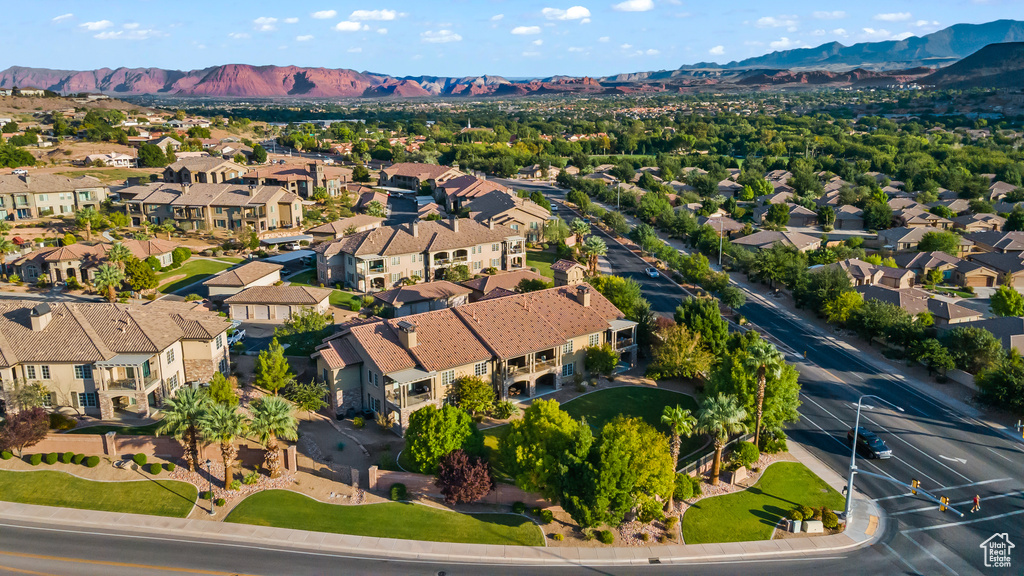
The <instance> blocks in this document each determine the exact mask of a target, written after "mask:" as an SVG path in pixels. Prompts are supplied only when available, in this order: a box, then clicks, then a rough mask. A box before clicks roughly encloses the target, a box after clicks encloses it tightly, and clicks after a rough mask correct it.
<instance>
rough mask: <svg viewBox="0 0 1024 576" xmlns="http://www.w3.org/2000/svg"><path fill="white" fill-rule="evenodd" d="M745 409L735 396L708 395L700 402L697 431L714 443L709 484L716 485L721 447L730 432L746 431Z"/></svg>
mask: <svg viewBox="0 0 1024 576" xmlns="http://www.w3.org/2000/svg"><path fill="white" fill-rule="evenodd" d="M746 417H747V411H746V410H744V409H743V408H741V407H740V404H739V401H738V400H736V397H735V396H726V395H725V394H719V395H718V396H709V397H707V398H705V399H704V401H703V402H701V404H700V412H698V413H697V431H698V432H702V433H704V434H707V435H709V436H711V438H712V440H713V441H714V443H715V461H714V464H713V465H712V467H711V485H712V486H717V485H718V474H719V472H721V469H722V449H723V448H724V447H725V443H726V442H728V441H729V435H730V434H739V433H741V432H746V430H747V426H746V425H745V424H744V423H743V419H744V418H746Z"/></svg>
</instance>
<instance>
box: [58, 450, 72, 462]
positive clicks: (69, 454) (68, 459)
mask: <svg viewBox="0 0 1024 576" xmlns="http://www.w3.org/2000/svg"><path fill="white" fill-rule="evenodd" d="M74 457H75V453H74V452H65V453H63V454H61V455H60V463H61V464H71V459H72V458H74Z"/></svg>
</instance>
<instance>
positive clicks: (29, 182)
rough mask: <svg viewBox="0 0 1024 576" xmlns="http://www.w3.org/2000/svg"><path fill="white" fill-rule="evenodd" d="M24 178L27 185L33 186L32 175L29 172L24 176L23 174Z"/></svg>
mask: <svg viewBox="0 0 1024 576" xmlns="http://www.w3.org/2000/svg"><path fill="white" fill-rule="evenodd" d="M22 179H23V180H25V186H31V185H32V177H31V176H29V175H28V174H25V175H24V176H22Z"/></svg>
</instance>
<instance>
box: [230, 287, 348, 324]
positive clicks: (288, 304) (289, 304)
mask: <svg viewBox="0 0 1024 576" xmlns="http://www.w3.org/2000/svg"><path fill="white" fill-rule="evenodd" d="M333 292H334V291H333V290H331V289H329V288H313V287H311V286H272V285H271V286H250V287H248V288H244V289H242V290H241V291H240V292H238V293H236V294H233V295H231V296H228V297H227V298H225V299H224V303H225V304H227V305H228V309H229V310H230V313H229V315H230V316H231V319H232V320H277V321H279V322H284V321H286V320H289V319H291V317H292V315H293V314H296V313H298V312H300V311H302V310H309V309H311V310H315V311H317V312H318V313H320V314H326V313H327V309H328V308H330V302H329V299H330V297H331V294H332V293H333Z"/></svg>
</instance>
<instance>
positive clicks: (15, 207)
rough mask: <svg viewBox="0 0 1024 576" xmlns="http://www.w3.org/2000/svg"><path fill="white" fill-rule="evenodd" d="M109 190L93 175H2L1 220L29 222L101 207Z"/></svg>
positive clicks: (0, 180)
mask: <svg viewBox="0 0 1024 576" xmlns="http://www.w3.org/2000/svg"><path fill="white" fill-rule="evenodd" d="M108 194H109V190H108V188H107V187H106V186H105V185H104V184H103V183H102V182H100V181H99V180H98V179H96V178H93V177H92V176H82V177H81V178H68V177H67V176H59V175H57V174H31V175H30V174H22V175H20V176H19V175H14V174H8V175H3V176H0V220H26V219H32V218H39V217H42V216H54V215H58V216H59V215H64V214H72V213H74V212H75V211H76V210H81V209H82V208H89V207H91V208H99V205H100V203H101V202H103V201H104V200H106V199H107V195H108Z"/></svg>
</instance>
